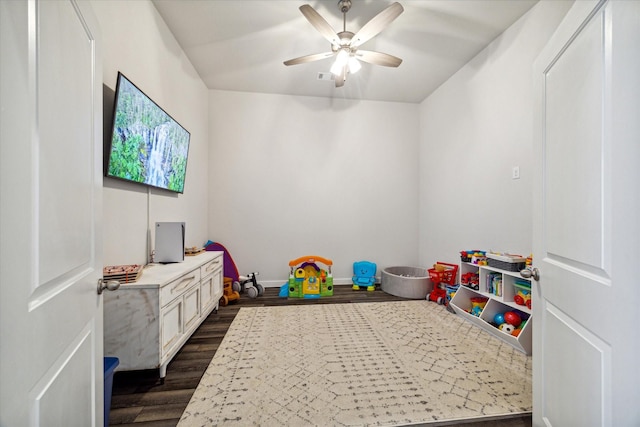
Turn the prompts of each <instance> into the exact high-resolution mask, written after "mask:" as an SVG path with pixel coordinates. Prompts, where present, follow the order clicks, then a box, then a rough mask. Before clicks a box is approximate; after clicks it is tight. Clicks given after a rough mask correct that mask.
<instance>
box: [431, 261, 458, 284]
mask: <svg viewBox="0 0 640 427" xmlns="http://www.w3.org/2000/svg"><path fill="white" fill-rule="evenodd" d="M436 265H438V266H441V267H444V269H438V268H436V267H435V266H434V268H430V269H429V270H428V271H429V278H430V279H431V281H432V282H433V283H434V284H435V285H438V284H439V283H446V284H448V285H453V284H454V283H455V282H456V277H457V275H458V266H457V265H456V264H449V263H446V262H439V261H438V262H437V263H436Z"/></svg>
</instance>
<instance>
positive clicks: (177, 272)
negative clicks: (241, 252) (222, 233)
mask: <svg viewBox="0 0 640 427" xmlns="http://www.w3.org/2000/svg"><path fill="white" fill-rule="evenodd" d="M222 255H223V252H222V251H205V252H202V253H200V254H198V255H194V256H185V257H184V261H182V262H174V263H170V264H147V265H145V266H144V269H143V270H142V275H141V276H140V278H139V279H138V280H137V281H136V282H133V283H123V284H122V285H121V286H122V288H123V289H127V288H128V289H131V288H158V287H162V286H163V285H166V284H167V283H169V282H171V281H173V280H175V279H177V278H179V277H180V276H184V275H185V274H187V273H189V272H190V271H193V270H195V269H197V268H200V267H201V266H203V265H204V264H206V263H208V262H209V261H212V260H214V259H216V258H217V257H222Z"/></svg>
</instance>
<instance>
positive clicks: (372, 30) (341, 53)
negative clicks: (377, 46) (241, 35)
mask: <svg viewBox="0 0 640 427" xmlns="http://www.w3.org/2000/svg"><path fill="white" fill-rule="evenodd" d="M338 7H339V8H340V11H341V12H342V31H341V32H339V33H336V31H335V30H334V29H333V28H332V27H331V25H329V23H327V21H326V20H325V19H324V18H323V17H322V16H320V14H319V13H318V12H316V10H315V9H314V8H312V7H311V6H310V5H308V4H305V5H302V6H300V11H301V12H302V14H303V15H304V17H305V18H307V20H308V21H309V23H311V25H313V26H314V27H315V29H316V30H318V32H320V34H321V35H322V36H323V37H324V38H325V39H327V40H328V41H329V43H331V52H325V53H316V54H313V55H306V56H301V57H299V58H294V59H290V60H288V61H285V62H284V65H296V64H305V63H307V62H312V61H318V60H321V59H325V58H330V57H333V56H335V57H336V61H335V62H334V63H333V65H332V67H331V73H332V74H334V75H335V82H336V87H341V86H344V82H345V81H346V80H347V74H348V73H355V72H357V71H358V70H359V69H360V67H361V65H360V62H359V61H358V60H360V61H364V62H368V63H370V64H374V65H383V66H385V67H397V66H399V65H400V63H402V59H400V58H397V57H395V56H393V55H389V54H387V53H381V52H373V51H369V50H360V49H359V47H360V45H362V44H363V43H365V42H367V41H368V40H370V39H372V38H373V37H375V36H376V35H378V33H380V32H381V31H382V30H384V29H385V28H386V27H387V25H389V24H390V23H391V22H393V20H394V19H396V18H397V17H398V16H400V14H401V13H402V12H403V11H404V8H403V7H402V5H401V4H400V3H398V2H395V3H393V4H392V5H391V6H389V7H387V8H386V9H385V10H383V11H382V12H380V13H379V14H377V15H376V16H374V17H373V18H372V19H371V20H370V21H369V22H367V23H366V24H365V25H364V26H363V27H362V28H361V29H360V31H358V32H357V33H355V34H354V33H352V32H351V31H347V12H348V11H349V9H351V0H339V1H338Z"/></svg>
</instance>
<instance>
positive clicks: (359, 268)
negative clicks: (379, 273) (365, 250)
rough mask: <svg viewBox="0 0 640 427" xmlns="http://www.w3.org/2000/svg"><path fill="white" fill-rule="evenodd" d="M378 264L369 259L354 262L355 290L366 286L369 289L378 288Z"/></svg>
mask: <svg viewBox="0 0 640 427" xmlns="http://www.w3.org/2000/svg"><path fill="white" fill-rule="evenodd" d="M376 268H377V267H376V265H375V264H374V263H372V262H369V261H356V262H354V263H353V278H352V280H353V290H354V291H357V290H360V288H362V287H366V288H367V290H368V291H375V289H376Z"/></svg>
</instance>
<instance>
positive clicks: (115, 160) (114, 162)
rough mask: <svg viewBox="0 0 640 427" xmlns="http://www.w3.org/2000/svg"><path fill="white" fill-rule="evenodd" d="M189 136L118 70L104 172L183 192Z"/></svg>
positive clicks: (107, 174) (124, 178) (108, 174)
mask: <svg viewBox="0 0 640 427" xmlns="http://www.w3.org/2000/svg"><path fill="white" fill-rule="evenodd" d="M190 137H191V134H190V133H189V132H188V131H187V130H186V129H185V128H183V127H182V126H180V124H179V123H178V122H176V121H175V120H174V119H173V118H172V117H171V116H170V115H169V114H167V113H166V112H165V111H164V110H163V109H162V108H160V107H159V106H158V105H157V104H156V103H155V102H153V101H152V100H151V98H149V97H148V96H147V95H145V94H144V92H142V91H141V90H140V89H138V88H137V87H136V85H134V84H133V83H131V81H129V79H127V78H126V77H125V76H124V75H123V74H122V73H118V83H117V86H116V92H115V100H114V108H113V126H112V134H111V144H110V149H109V152H108V156H109V162H108V164H107V169H106V173H105V175H106V176H108V177H113V178H118V179H123V180H126V181H132V182H137V183H140V184H146V185H149V186H152V187H157V188H163V189H166V190H171V191H175V192H176V193H183V192H184V180H185V176H186V173H187V157H188V154H189V139H190Z"/></svg>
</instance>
